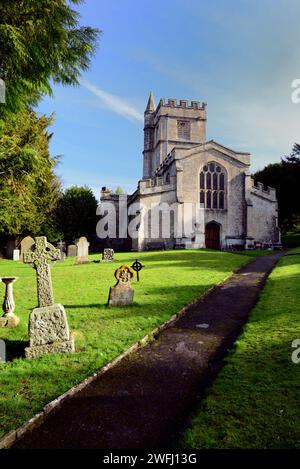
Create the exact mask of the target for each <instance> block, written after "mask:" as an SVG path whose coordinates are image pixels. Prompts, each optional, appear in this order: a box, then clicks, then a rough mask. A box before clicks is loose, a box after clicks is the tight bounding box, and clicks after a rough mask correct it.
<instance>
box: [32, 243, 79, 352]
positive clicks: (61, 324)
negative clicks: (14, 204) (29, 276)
mask: <svg viewBox="0 0 300 469" xmlns="http://www.w3.org/2000/svg"><path fill="white" fill-rule="evenodd" d="M59 259H60V251H59V249H56V248H55V247H54V246H52V244H50V243H48V242H47V238H46V237H44V236H40V237H37V238H36V239H35V249H34V250H32V251H31V252H27V254H25V256H24V262H26V263H31V264H32V266H33V267H34V269H35V270H36V276H37V293H38V308H35V309H33V310H32V312H31V313H30V317H29V347H27V348H26V349H25V356H26V358H35V357H37V356H39V355H42V354H44V353H62V352H74V351H75V348H74V337H72V336H70V331H69V326H68V320H67V315H66V312H65V309H64V307H63V306H62V305H61V304H55V303H54V298H53V289H52V281H51V271H50V262H55V261H57V260H59Z"/></svg>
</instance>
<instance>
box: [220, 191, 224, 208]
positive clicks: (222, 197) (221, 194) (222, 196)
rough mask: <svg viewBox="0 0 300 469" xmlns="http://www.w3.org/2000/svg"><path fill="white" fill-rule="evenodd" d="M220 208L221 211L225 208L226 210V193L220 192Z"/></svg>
mask: <svg viewBox="0 0 300 469" xmlns="http://www.w3.org/2000/svg"><path fill="white" fill-rule="evenodd" d="M219 208H220V209H223V208H224V192H220V198H219Z"/></svg>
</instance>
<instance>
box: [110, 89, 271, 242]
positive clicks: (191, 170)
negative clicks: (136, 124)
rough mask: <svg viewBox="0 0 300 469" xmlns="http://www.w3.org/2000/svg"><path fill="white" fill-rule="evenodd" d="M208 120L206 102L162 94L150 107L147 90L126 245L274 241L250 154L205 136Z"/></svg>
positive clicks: (264, 191)
mask: <svg viewBox="0 0 300 469" xmlns="http://www.w3.org/2000/svg"><path fill="white" fill-rule="evenodd" d="M206 120H207V106H206V104H205V103H200V102H198V101H192V102H188V101H186V100H180V101H179V103H178V102H177V101H176V100H175V99H168V100H167V101H166V100H164V99H161V100H160V101H159V104H158V105H157V106H156V105H155V102H154V97H153V94H152V93H151V94H150V97H149V101H148V104H147V107H146V110H145V114H144V151H143V178H142V179H141V180H140V181H139V182H138V187H137V190H136V191H135V192H134V193H133V194H132V195H130V196H129V197H128V198H127V199H126V200H127V202H126V203H127V207H128V213H129V215H128V221H130V219H131V211H132V210H131V209H132V208H133V207H134V210H133V213H136V212H137V211H138V213H139V220H138V223H137V225H136V235H135V236H134V237H132V236H131V239H130V243H131V246H130V247H131V248H132V249H134V250H145V249H159V248H164V249H172V248H186V249H193V248H194V249H196V248H205V247H206V248H212V249H251V248H254V247H255V246H256V245H257V244H273V245H274V244H277V243H280V231H279V228H278V205H277V199H276V192H275V190H274V189H272V188H264V186H263V185H262V184H259V183H258V184H257V185H255V184H254V180H253V179H252V177H251V174H250V154H249V153H245V152H239V151H235V150H232V149H230V148H227V147H225V146H223V145H221V144H220V143H217V142H215V141H214V140H209V141H206ZM122 197H124V196H122ZM119 199H120V196H117V195H116V194H113V193H112V192H111V191H110V190H109V189H106V188H103V189H102V192H101V201H102V202H103V201H106V202H107V201H111V202H113V203H114V204H115V205H116V204H117V203H118V200H119ZM168 207H171V210H168ZM153 213H156V216H155V217H154V216H153ZM164 222H166V226H167V228H169V231H168V229H166V227H163V224H164ZM154 225H155V226H154ZM117 236H118V235H117ZM127 247H129V246H128V239H127Z"/></svg>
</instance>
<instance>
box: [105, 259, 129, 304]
mask: <svg viewBox="0 0 300 469" xmlns="http://www.w3.org/2000/svg"><path fill="white" fill-rule="evenodd" d="M133 276H134V272H133V270H132V269H131V267H129V266H128V265H122V266H121V267H119V268H118V269H117V270H116V271H115V277H116V279H117V283H116V285H115V286H114V287H111V288H110V291H109V297H108V306H126V305H131V304H132V303H133V296H134V290H133V289H132V288H131V281H132V278H133Z"/></svg>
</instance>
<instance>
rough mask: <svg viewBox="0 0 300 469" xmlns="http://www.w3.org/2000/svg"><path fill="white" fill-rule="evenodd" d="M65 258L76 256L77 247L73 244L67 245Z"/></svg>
mask: <svg viewBox="0 0 300 469" xmlns="http://www.w3.org/2000/svg"><path fill="white" fill-rule="evenodd" d="M67 256H68V257H75V256H77V246H76V245H75V244H69V246H68V249H67Z"/></svg>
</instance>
